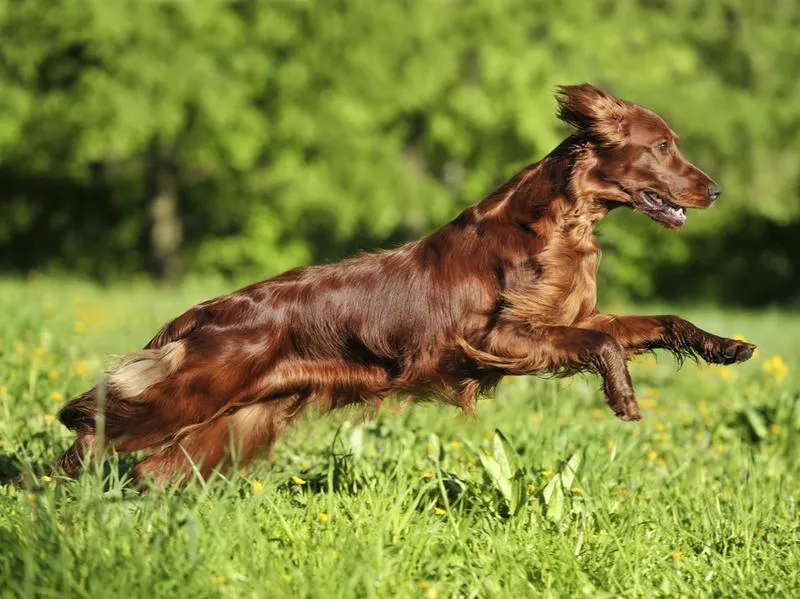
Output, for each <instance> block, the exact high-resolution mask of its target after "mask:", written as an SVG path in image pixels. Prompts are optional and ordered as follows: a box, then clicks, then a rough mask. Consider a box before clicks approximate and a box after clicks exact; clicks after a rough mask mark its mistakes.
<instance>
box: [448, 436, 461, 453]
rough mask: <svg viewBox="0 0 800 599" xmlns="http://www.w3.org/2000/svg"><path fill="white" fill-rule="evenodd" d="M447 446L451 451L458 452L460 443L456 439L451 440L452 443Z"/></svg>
mask: <svg viewBox="0 0 800 599" xmlns="http://www.w3.org/2000/svg"><path fill="white" fill-rule="evenodd" d="M449 445H450V449H452V450H453V451H458V450H459V449H461V441H459V440H458V439H453V440H452V441H450V443H449Z"/></svg>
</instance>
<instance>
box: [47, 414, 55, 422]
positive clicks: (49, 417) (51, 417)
mask: <svg viewBox="0 0 800 599" xmlns="http://www.w3.org/2000/svg"><path fill="white" fill-rule="evenodd" d="M55 419H56V417H55V416H53V415H52V414H45V415H44V421H45V422H46V423H47V424H50V423H51V422H53V420H55Z"/></svg>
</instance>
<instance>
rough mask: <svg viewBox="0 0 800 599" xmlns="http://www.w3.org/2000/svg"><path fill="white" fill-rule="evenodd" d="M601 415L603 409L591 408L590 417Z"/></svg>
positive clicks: (600, 416) (599, 416)
mask: <svg viewBox="0 0 800 599" xmlns="http://www.w3.org/2000/svg"><path fill="white" fill-rule="evenodd" d="M602 417H603V410H598V409H597V408H595V409H594V410H592V418H602Z"/></svg>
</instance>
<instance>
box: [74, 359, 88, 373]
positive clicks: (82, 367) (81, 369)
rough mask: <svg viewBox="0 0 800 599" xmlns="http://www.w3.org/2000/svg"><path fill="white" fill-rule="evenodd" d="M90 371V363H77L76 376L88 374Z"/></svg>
mask: <svg viewBox="0 0 800 599" xmlns="http://www.w3.org/2000/svg"><path fill="white" fill-rule="evenodd" d="M87 370H89V362H88V361H86V360H78V361H77V362H75V374H77V375H81V374H86V371H87Z"/></svg>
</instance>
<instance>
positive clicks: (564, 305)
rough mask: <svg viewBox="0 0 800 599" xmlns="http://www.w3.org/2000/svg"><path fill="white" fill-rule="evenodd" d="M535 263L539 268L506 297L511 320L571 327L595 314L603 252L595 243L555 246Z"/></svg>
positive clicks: (536, 259) (564, 242)
mask: <svg viewBox="0 0 800 599" xmlns="http://www.w3.org/2000/svg"><path fill="white" fill-rule="evenodd" d="M534 262H535V264H536V268H535V269H534V270H532V271H531V272H530V273H529V274H528V275H527V276H525V277H520V278H519V280H518V282H517V284H515V285H514V286H513V287H511V288H510V289H508V290H507V292H506V293H505V296H506V308H505V313H506V315H507V316H510V317H512V318H513V319H515V320H521V321H524V322H526V323H530V324H535V325H549V326H571V325H574V324H576V323H578V322H580V321H581V320H583V319H585V318H586V317H588V316H589V315H590V314H592V313H593V312H594V311H595V307H596V305H597V268H598V266H599V263H600V249H599V248H598V247H597V245H596V244H595V243H594V240H593V239H592V240H591V243H582V244H574V243H570V242H569V241H568V240H563V241H560V242H558V243H552V244H550V245H548V247H546V248H545V249H544V250H543V251H541V252H540V253H539V254H538V255H537V256H535V258H534Z"/></svg>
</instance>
